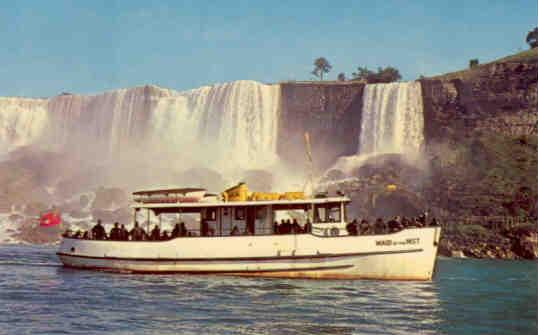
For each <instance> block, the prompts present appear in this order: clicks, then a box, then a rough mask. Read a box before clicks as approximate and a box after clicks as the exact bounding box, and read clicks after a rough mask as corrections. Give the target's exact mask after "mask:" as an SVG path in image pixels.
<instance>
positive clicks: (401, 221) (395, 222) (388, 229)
mask: <svg viewBox="0 0 538 335" xmlns="http://www.w3.org/2000/svg"><path fill="white" fill-rule="evenodd" d="M437 225H438V222H437V220H436V219H435V218H433V219H432V220H431V221H430V223H429V224H428V222H427V218H426V215H425V214H422V215H420V216H418V217H416V218H412V219H408V218H406V217H405V216H404V217H398V216H396V217H394V218H392V219H391V220H389V221H387V222H384V221H383V219H381V218H378V219H376V220H375V222H374V223H373V224H370V223H369V222H368V220H366V219H363V220H361V222H360V223H359V222H358V221H357V220H353V221H351V222H350V223H348V224H347V226H346V230H347V232H348V234H349V235H371V234H375V235H378V234H388V233H395V232H398V231H400V230H402V229H405V228H421V227H428V226H437ZM311 231H312V224H311V223H310V220H306V223H305V224H304V225H303V226H302V227H301V226H300V225H299V223H298V222H297V220H296V219H294V220H281V221H280V223H278V222H277V221H275V223H274V225H273V233H274V234H278V235H285V234H308V233H310V232H311ZM209 235H212V234H202V236H209ZM230 235H232V236H238V235H254V233H253V232H252V231H248V230H247V231H245V232H244V234H243V233H241V231H240V230H239V228H238V227H237V226H234V227H233V228H232V229H231V231H230ZM63 236H64V237H71V238H81V239H88V240H111V241H166V240H170V239H173V238H176V237H187V236H193V235H192V234H191V233H190V232H189V231H188V230H187V228H186V226H185V223H184V222H181V223H176V225H175V226H174V229H173V230H172V231H171V232H170V233H168V231H167V230H163V231H162V232H161V229H160V228H159V226H158V225H155V226H154V227H153V229H152V230H151V231H150V232H149V234H148V233H147V232H146V231H145V230H144V229H142V228H141V227H140V225H139V224H138V222H136V221H135V224H134V227H133V229H131V230H127V228H125V225H123V224H122V225H121V226H120V225H119V223H118V222H115V223H114V226H113V227H112V229H110V233H109V234H107V232H106V230H105V227H104V226H103V224H102V223H101V220H97V224H96V225H95V226H94V227H93V228H92V229H91V230H89V231H80V230H78V231H76V232H74V233H73V232H72V231H70V230H67V231H66V232H65V233H64V235H63Z"/></svg>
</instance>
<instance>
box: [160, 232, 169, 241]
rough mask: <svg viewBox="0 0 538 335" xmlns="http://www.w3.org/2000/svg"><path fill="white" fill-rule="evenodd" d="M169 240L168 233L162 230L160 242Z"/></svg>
mask: <svg viewBox="0 0 538 335" xmlns="http://www.w3.org/2000/svg"><path fill="white" fill-rule="evenodd" d="M169 239H170V235H168V231H166V230H163V234H162V235H161V241H167V240H169Z"/></svg>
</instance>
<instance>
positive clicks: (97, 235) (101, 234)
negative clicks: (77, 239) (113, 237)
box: [92, 220, 106, 240]
mask: <svg viewBox="0 0 538 335" xmlns="http://www.w3.org/2000/svg"><path fill="white" fill-rule="evenodd" d="M92 236H93V239H95V240H106V231H105V228H104V227H103V225H102V224H101V220H97V224H96V225H95V226H94V227H93V228H92Z"/></svg>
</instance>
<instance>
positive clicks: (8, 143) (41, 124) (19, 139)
mask: <svg viewBox="0 0 538 335" xmlns="http://www.w3.org/2000/svg"><path fill="white" fill-rule="evenodd" d="M46 124H47V100H46V99H28V98H0V152H2V153H6V152H9V151H11V150H13V149H14V148H17V147H20V146H24V145H28V144H31V143H32V142H33V141H34V140H35V139H36V138H37V137H38V136H40V135H41V134H42V132H43V130H44V129H45V127H46Z"/></svg>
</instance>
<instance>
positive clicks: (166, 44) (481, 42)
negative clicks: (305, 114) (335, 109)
mask: <svg viewBox="0 0 538 335" xmlns="http://www.w3.org/2000/svg"><path fill="white" fill-rule="evenodd" d="M0 25H1V26H2V29H0V43H1V44H0V45H1V49H0V50H1V51H0V96H29V97H48V96H54V95H57V94H60V93H61V92H72V93H81V94H92V93H99V92H103V91H107V90H112V89H117V88H125V87H133V86H141V85H146V84H153V85H158V86H162V87H166V88H172V89H176V90H188V89H192V88H196V87H200V86H203V85H211V84H215V83H222V82H228V81H233V80H241V79H247V80H256V81H259V82H264V83H273V82H279V81H285V80H311V79H314V78H313V76H312V75H311V74H310V72H311V71H312V70H313V65H312V64H313V61H314V59H315V58H317V57H325V58H327V59H328V60H329V62H330V63H331V64H332V66H333V68H332V71H331V72H330V73H329V74H328V76H327V79H335V78H336V76H337V75H338V73H340V72H344V73H345V74H346V75H347V76H348V77H349V76H350V75H351V73H352V72H354V71H356V69H357V67H359V66H367V67H368V68H371V69H375V68H377V67H378V66H389V65H390V66H394V67H396V68H398V69H399V70H400V72H401V74H402V76H403V80H413V79H416V78H418V77H419V76H420V75H425V76H429V75H434V74H442V73H446V72H451V71H456V70H460V69H462V68H465V67H467V66H468V62H469V59H472V58H478V59H479V60H480V62H482V63H483V62H487V61H491V60H494V59H497V58H500V57H503V56H506V55H509V54H513V53H516V52H518V51H522V50H526V49H528V46H527V44H526V43H525V37H526V34H527V32H528V31H529V30H531V29H532V28H533V27H535V26H538V0H498V1H494V0H489V1H487V0H472V1H469V0H451V1H431V0H420V1H419V0H399V1H396V0H383V1H359V0H355V1H345V0H341V1H337V0H332V1H321V0H308V1H299V0H295V1H290V0H288V1H277V0H272V1H254V0H251V1H232V0H228V1H201V0H197V1H147V0H144V1H138V0H131V1H127V0H124V1H119V0H107V1H100V0H93V1H23V0H21V1H19V0H18V1H7V0H0Z"/></svg>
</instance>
